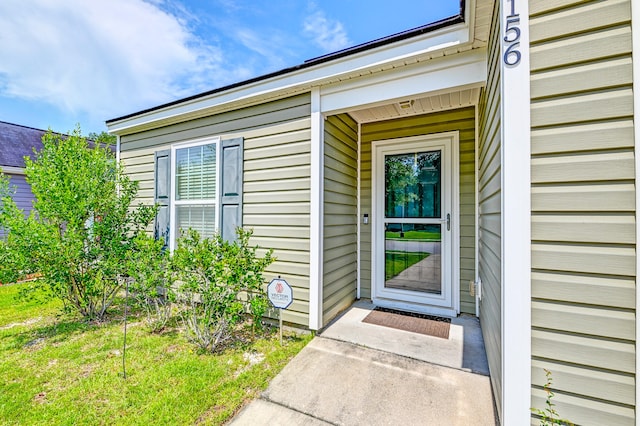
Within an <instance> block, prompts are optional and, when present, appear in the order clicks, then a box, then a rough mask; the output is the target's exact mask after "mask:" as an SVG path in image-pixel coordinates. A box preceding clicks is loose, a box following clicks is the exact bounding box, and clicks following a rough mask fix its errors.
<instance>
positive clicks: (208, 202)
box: [169, 136, 222, 252]
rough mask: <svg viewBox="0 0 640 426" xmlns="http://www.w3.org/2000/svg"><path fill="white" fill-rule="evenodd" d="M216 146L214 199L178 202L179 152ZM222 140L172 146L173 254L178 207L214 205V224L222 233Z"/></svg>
mask: <svg viewBox="0 0 640 426" xmlns="http://www.w3.org/2000/svg"><path fill="white" fill-rule="evenodd" d="M214 143H215V144H216V177H215V179H216V196H215V198H214V199H200V200H176V191H177V190H178V187H177V186H176V162H177V159H178V156H177V151H178V150H180V149H184V148H193V147H196V146H202V145H211V144H214ZM221 145H222V140H221V138H220V137H219V136H217V137H213V138H212V137H207V138H202V139H196V140H191V141H188V142H181V143H176V144H173V145H171V195H170V197H169V199H170V201H169V249H170V250H171V252H173V250H174V249H175V248H176V235H177V234H176V233H177V232H178V229H177V228H176V207H177V206H181V205H193V204H198V205H213V206H215V212H216V218H215V223H214V229H215V230H216V231H218V232H219V231H220V200H221V196H220V192H221V191H220V166H221V165H220V150H221Z"/></svg>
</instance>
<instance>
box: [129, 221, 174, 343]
mask: <svg viewBox="0 0 640 426" xmlns="http://www.w3.org/2000/svg"><path fill="white" fill-rule="evenodd" d="M163 246H164V242H163V241H160V240H156V239H154V238H152V237H151V236H149V235H147V234H146V233H144V232H140V233H139V234H138V235H137V236H136V238H135V239H134V241H133V245H132V247H131V250H130V251H129V254H128V277H129V279H130V280H129V294H130V295H131V298H132V299H133V301H134V304H135V305H136V306H137V307H138V308H140V309H142V310H143V311H144V312H145V314H146V323H147V327H148V328H149V330H150V331H151V332H158V331H162V330H163V329H164V328H165V327H166V325H167V323H168V322H169V320H170V319H171V314H172V311H173V303H172V300H171V297H170V296H171V294H170V292H169V291H168V290H167V286H166V280H165V275H166V270H167V265H168V260H169V256H168V253H167V252H166V251H165V250H164V249H163Z"/></svg>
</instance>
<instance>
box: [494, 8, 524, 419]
mask: <svg viewBox="0 0 640 426" xmlns="http://www.w3.org/2000/svg"><path fill="white" fill-rule="evenodd" d="M512 6H514V7H515V8H516V10H515V13H516V14H518V15H519V22H518V23H517V27H518V28H519V31H520V33H519V37H520V39H519V45H518V46H517V50H519V51H520V53H521V57H520V62H519V63H518V64H517V65H513V66H511V65H507V64H505V61H504V54H505V51H506V49H507V48H508V47H509V46H508V44H507V42H503V41H504V37H505V33H506V30H505V25H506V22H507V19H508V16H509V15H510V14H511V7H512ZM500 12H501V13H500V26H499V28H500V29H501V34H500V41H501V44H502V49H501V55H500V70H501V81H500V83H501V84H500V97H501V103H502V105H501V108H500V116H501V138H502V144H501V148H502V149H501V165H502V168H501V183H502V197H501V198H502V210H501V211H502V214H501V219H502V225H501V228H502V232H501V235H502V238H501V243H502V247H501V251H502V253H501V256H502V271H501V275H502V277H501V278H502V280H501V282H502V291H501V306H502V308H501V310H502V312H501V330H502V333H501V338H502V342H501V343H502V345H501V347H502V417H501V418H502V423H503V424H506V425H523V424H529V423H530V422H531V418H530V417H531V412H530V411H529V408H530V406H531V94H530V89H529V86H530V78H531V77H530V72H529V5H528V3H527V2H526V1H523V2H517V3H516V4H515V5H514V4H513V3H512V2H511V1H509V0H501V4H500ZM512 25H513V24H512ZM513 33H514V31H513V30H511V31H510V32H509V33H508V38H510V39H512V38H513V35H514V34H513Z"/></svg>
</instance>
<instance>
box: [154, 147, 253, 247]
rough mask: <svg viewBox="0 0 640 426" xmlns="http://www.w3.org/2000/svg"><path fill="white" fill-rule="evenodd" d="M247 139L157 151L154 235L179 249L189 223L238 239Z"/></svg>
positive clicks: (203, 232) (206, 231) (205, 233)
mask: <svg viewBox="0 0 640 426" xmlns="http://www.w3.org/2000/svg"><path fill="white" fill-rule="evenodd" d="M243 147H244V139H243V138H242V137H236V138H233V139H226V140H220V138H217V137H216V138H211V137H209V138H206V139H201V140H199V141H191V142H188V143H181V144H176V145H173V146H172V147H171V149H163V150H160V151H156V152H155V153H154V163H155V168H154V169H155V170H154V174H155V176H154V180H155V188H154V200H155V203H156V205H157V206H158V214H157V215H156V219H155V223H154V235H155V237H156V238H157V239H160V240H163V242H164V247H165V248H168V249H170V250H173V249H174V248H175V245H176V240H177V238H178V237H179V236H180V232H181V231H185V230H187V229H189V228H193V229H195V230H197V231H198V232H199V233H200V235H202V236H204V237H210V236H212V235H213V234H214V233H215V232H219V233H220V235H221V236H222V238H224V239H225V240H228V241H233V240H235V238H236V228H237V227H239V226H242V186H243V168H244V167H243V165H244V164H243Z"/></svg>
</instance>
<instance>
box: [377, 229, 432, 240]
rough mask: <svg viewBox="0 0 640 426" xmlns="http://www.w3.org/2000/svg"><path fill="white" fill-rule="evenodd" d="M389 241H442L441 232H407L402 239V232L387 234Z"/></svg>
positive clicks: (388, 232)
mask: <svg viewBox="0 0 640 426" xmlns="http://www.w3.org/2000/svg"><path fill="white" fill-rule="evenodd" d="M385 238H386V239H387V240H413V241H440V238H441V234H440V232H428V231H406V232H405V233H404V235H403V236H402V237H400V232H390V231H387V232H385Z"/></svg>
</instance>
